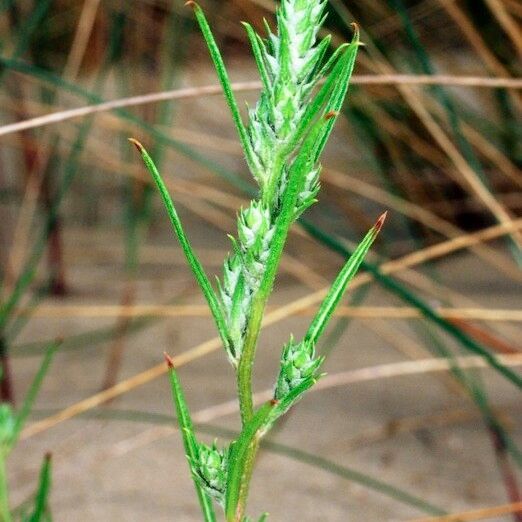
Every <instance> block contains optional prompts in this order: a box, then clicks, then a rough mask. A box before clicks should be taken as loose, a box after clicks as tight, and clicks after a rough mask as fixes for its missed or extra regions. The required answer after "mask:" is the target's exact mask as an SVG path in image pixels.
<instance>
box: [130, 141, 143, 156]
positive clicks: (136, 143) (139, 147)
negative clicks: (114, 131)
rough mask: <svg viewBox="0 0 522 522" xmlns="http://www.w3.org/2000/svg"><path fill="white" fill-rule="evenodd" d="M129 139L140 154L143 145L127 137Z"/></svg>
mask: <svg viewBox="0 0 522 522" xmlns="http://www.w3.org/2000/svg"><path fill="white" fill-rule="evenodd" d="M129 141H130V142H131V143H132V144H133V145H134V146H135V147H136V148H137V149H138V151H139V153H140V154H141V153H142V152H143V151H144V150H145V147H144V146H143V145H142V144H141V143H140V142H139V141H138V140H135V139H134V138H129Z"/></svg>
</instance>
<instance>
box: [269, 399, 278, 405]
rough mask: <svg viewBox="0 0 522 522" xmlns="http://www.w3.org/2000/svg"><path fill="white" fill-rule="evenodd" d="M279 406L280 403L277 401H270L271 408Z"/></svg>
mask: <svg viewBox="0 0 522 522" xmlns="http://www.w3.org/2000/svg"><path fill="white" fill-rule="evenodd" d="M278 404H279V401H278V400H277V399H272V400H271V401H270V406H277V405H278Z"/></svg>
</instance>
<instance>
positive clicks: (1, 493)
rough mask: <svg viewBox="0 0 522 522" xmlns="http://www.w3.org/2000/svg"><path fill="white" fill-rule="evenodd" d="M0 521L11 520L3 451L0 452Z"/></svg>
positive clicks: (6, 521) (7, 521) (8, 521)
mask: <svg viewBox="0 0 522 522" xmlns="http://www.w3.org/2000/svg"><path fill="white" fill-rule="evenodd" d="M0 522H11V512H10V511H9V493H8V488H7V475H6V469H5V453H4V452H3V451H2V452H0Z"/></svg>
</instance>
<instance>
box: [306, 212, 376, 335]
mask: <svg viewBox="0 0 522 522" xmlns="http://www.w3.org/2000/svg"><path fill="white" fill-rule="evenodd" d="M385 219H386V213H384V214H383V215H382V216H381V217H380V218H379V219H378V221H377V223H376V224H375V226H374V227H372V228H371V229H370V231H369V232H368V233H367V234H366V236H365V237H364V239H363V240H362V241H361V243H360V244H359V246H358V247H357V248H356V250H355V252H354V253H353V254H352V255H351V256H350V258H349V259H348V261H347V262H346V264H345V265H344V266H343V268H342V270H341V271H340V272H339V275H338V276H337V277H336V279H335V281H334V282H333V284H332V286H331V287H330V290H329V291H328V294H327V296H326V298H325V299H324V301H323V302H322V304H321V306H320V308H319V311H318V312H317V314H316V316H315V317H314V319H313V321H312V323H311V324H310V327H309V328H308V332H307V333H306V336H305V340H306V341H309V342H312V343H314V344H316V343H317V340H318V339H319V336H320V335H321V333H322V332H323V330H324V329H325V327H326V325H327V324H328V321H329V320H330V318H331V317H332V314H333V313H334V311H335V308H336V307H337V305H338V304H339V301H340V299H341V297H342V296H343V294H344V292H345V290H346V287H347V286H348V283H349V282H350V281H351V280H352V279H353V277H354V276H355V274H356V273H357V270H358V269H359V267H360V266H361V263H362V262H363V260H364V257H365V256H366V254H367V253H368V250H369V249H370V247H371V246H372V244H373V242H374V241H375V238H376V237H377V234H378V233H379V231H380V230H381V227H382V225H383V223H384V220H385Z"/></svg>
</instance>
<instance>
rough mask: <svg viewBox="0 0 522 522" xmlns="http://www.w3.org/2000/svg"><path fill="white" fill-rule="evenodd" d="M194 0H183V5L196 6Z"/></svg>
mask: <svg viewBox="0 0 522 522" xmlns="http://www.w3.org/2000/svg"><path fill="white" fill-rule="evenodd" d="M196 5H197V4H196V2H194V1H193V0H188V2H185V7H192V8H194V7H196Z"/></svg>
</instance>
